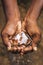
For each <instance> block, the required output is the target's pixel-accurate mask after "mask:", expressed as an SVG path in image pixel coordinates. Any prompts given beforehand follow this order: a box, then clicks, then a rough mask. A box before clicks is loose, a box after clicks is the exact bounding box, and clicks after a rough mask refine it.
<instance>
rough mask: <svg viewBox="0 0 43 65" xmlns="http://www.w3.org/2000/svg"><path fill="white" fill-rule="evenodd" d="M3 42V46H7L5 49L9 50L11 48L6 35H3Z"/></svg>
mask: <svg viewBox="0 0 43 65" xmlns="http://www.w3.org/2000/svg"><path fill="white" fill-rule="evenodd" d="M3 40H4V43H5V45H6V46H7V49H10V48H11V43H10V41H9V38H8V35H7V34H3Z"/></svg>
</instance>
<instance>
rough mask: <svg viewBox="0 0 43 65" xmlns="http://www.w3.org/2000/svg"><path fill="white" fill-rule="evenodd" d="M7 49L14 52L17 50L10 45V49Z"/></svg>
mask: <svg viewBox="0 0 43 65" xmlns="http://www.w3.org/2000/svg"><path fill="white" fill-rule="evenodd" d="M9 51H14V52H16V51H17V47H15V46H14V47H11V49H9Z"/></svg>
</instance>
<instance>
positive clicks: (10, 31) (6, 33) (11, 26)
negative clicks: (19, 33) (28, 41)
mask: <svg viewBox="0 0 43 65" xmlns="http://www.w3.org/2000/svg"><path fill="white" fill-rule="evenodd" d="M17 24H18V22H17V21H16V22H15V21H8V22H7V24H6V26H5V28H4V30H3V31H2V38H3V40H4V43H5V45H6V46H7V49H9V50H10V49H11V43H12V40H10V39H9V37H10V36H11V37H12V36H13V35H14V34H15V32H16V29H17ZM13 50H17V48H16V47H14V48H13Z"/></svg>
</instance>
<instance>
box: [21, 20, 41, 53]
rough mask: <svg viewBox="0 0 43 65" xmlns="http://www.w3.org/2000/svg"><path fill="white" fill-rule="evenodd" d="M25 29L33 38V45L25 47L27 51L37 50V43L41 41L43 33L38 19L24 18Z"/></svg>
mask: <svg viewBox="0 0 43 65" xmlns="http://www.w3.org/2000/svg"><path fill="white" fill-rule="evenodd" d="M22 27H23V30H26V31H27V33H28V34H29V35H30V37H31V40H32V46H29V47H26V48H25V49H24V52H25V50H26V51H31V50H35V51H36V50H37V43H38V42H39V41H40V38H41V34H40V30H39V28H38V26H37V23H36V21H31V20H24V23H23V24H22Z"/></svg>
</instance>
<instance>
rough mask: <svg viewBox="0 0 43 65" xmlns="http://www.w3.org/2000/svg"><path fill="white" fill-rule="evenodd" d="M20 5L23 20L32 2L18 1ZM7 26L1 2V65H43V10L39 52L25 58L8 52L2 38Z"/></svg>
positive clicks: (40, 22) (28, 54) (39, 22)
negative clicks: (3, 30)
mask: <svg viewBox="0 0 43 65" xmlns="http://www.w3.org/2000/svg"><path fill="white" fill-rule="evenodd" d="M18 4H19V9H20V12H21V19H22V20H23V18H24V17H25V15H26V12H27V10H28V8H29V6H30V4H31V0H18ZM5 24H6V19H5V14H4V10H3V6H2V2H1V0H0V65H43V9H42V10H41V13H40V16H39V18H38V26H39V27H40V29H41V33H42V39H41V42H40V44H39V46H38V51H37V52H29V53H27V54H24V55H23V56H22V55H20V54H13V53H10V52H8V51H7V50H6V47H5V46H4V44H3V41H2V38H1V32H2V29H3V28H4V26H5Z"/></svg>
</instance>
